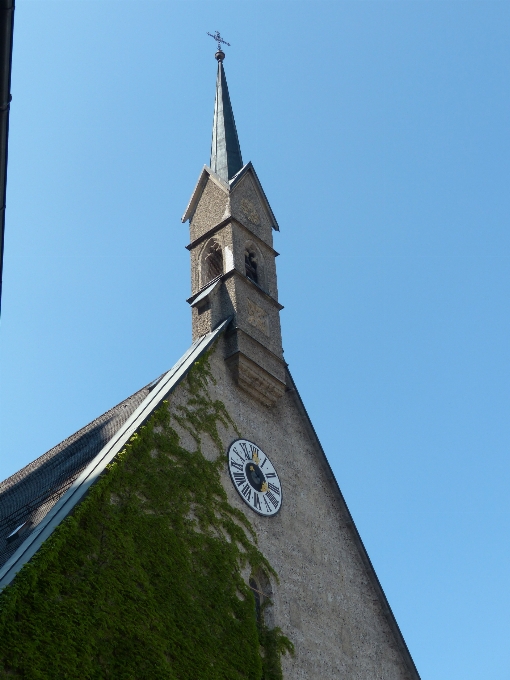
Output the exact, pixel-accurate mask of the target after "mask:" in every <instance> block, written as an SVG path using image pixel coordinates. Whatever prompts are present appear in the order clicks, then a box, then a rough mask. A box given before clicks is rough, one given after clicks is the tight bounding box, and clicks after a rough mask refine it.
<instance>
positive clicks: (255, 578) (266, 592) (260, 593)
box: [248, 572, 274, 628]
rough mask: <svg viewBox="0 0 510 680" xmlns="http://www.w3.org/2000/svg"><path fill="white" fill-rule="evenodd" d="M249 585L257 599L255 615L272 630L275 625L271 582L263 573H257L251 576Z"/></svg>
mask: <svg viewBox="0 0 510 680" xmlns="http://www.w3.org/2000/svg"><path fill="white" fill-rule="evenodd" d="M248 584H249V586H250V590H251V591H252V593H253V597H254V599H255V615H256V617H257V621H258V622H259V623H264V624H265V625H266V626H269V627H270V628H272V627H273V623H274V622H273V611H272V604H273V601H272V597H273V591H272V588H271V582H270V580H269V579H268V577H267V576H266V574H264V573H263V572H257V573H256V574H252V575H251V576H250V580H249V582H248Z"/></svg>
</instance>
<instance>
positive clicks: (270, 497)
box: [266, 491, 280, 509]
mask: <svg viewBox="0 0 510 680" xmlns="http://www.w3.org/2000/svg"><path fill="white" fill-rule="evenodd" d="M266 496H267V497H268V498H269V500H270V502H271V503H272V504H273V505H274V507H275V509H276V508H277V507H278V504H279V502H280V501H279V500H278V499H277V498H275V497H274V496H273V494H272V493H271V492H270V491H268V492H267V493H266Z"/></svg>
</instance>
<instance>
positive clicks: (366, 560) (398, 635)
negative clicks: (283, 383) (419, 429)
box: [287, 365, 421, 680]
mask: <svg viewBox="0 0 510 680" xmlns="http://www.w3.org/2000/svg"><path fill="white" fill-rule="evenodd" d="M287 377H288V381H287V385H290V386H291V388H290V390H289V391H292V392H293V393H294V397H295V400H296V402H297V406H298V409H299V410H300V411H301V414H302V415H303V416H304V419H305V422H306V423H307V424H308V426H309V429H310V434H311V435H312V439H313V440H314V442H315V443H316V445H317V447H318V449H319V451H320V452H321V454H322V463H323V465H324V467H325V470H326V475H327V477H328V479H329V481H330V482H331V485H332V487H333V489H334V490H335V492H336V494H337V496H338V500H339V502H340V505H341V506H342V509H343V510H344V512H345V514H346V517H347V519H348V526H349V528H350V530H351V533H352V537H353V540H354V543H355V545H356V547H357V549H358V552H359V555H360V557H361V561H362V562H363V564H364V566H365V568H366V570H367V573H368V575H369V577H370V581H371V583H372V586H373V587H374V590H375V592H376V593H377V595H378V597H379V602H380V603H381V606H382V609H383V612H384V615H385V617H386V620H387V621H388V624H389V626H390V629H391V630H392V632H393V635H394V637H395V641H396V643H397V645H398V647H399V650H400V652H401V653H402V656H403V658H404V660H405V662H406V665H407V670H408V671H409V674H410V677H411V678H412V680H421V679H420V674H419V673H418V669H417V668H416V666H415V663H414V661H413V657H412V656H411V653H410V651H409V649H408V647H407V644H406V641H405V640H404V636H403V635H402V631H401V630H400V628H399V625H398V623H397V620H396V618H395V615H394V614H393V611H392V609H391V607H390V603H389V602H388V599H387V597H386V594H385V592H384V590H383V588H382V586H381V583H380V581H379V578H378V576H377V574H376V572H375V569H374V566H373V564H372V561H371V560H370V557H369V556H368V553H367V550H366V548H365V545H364V543H363V541H362V539H361V536H360V535H359V532H358V529H357V527H356V525H355V523H354V520H353V518H352V515H351V512H350V510H349V508H348V506H347V503H346V502H345V498H344V496H343V493H342V491H341V490H340V487H339V485H338V482H337V480H336V477H335V475H334V473H333V470H332V469H331V466H330V464H329V461H328V459H327V456H326V453H325V451H324V449H323V448H322V444H321V442H320V440H319V437H318V435H317V432H316V431H315V428H314V426H313V423H312V421H311V419H310V416H309V415H308V412H307V410H306V407H305V405H304V403H303V400H302V399H301V395H300V394H299V392H298V389H297V387H296V383H295V382H294V379H293V378H292V375H291V374H290V371H289V367H288V365H287Z"/></svg>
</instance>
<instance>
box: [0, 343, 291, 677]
mask: <svg viewBox="0 0 510 680" xmlns="http://www.w3.org/2000/svg"><path fill="white" fill-rule="evenodd" d="M210 381H214V379H213V376H212V375H211V371H210V366H209V355H208V354H206V355H204V356H202V358H200V359H199V360H198V361H197V362H196V363H195V365H194V367H193V369H192V370H191V371H190V372H189V373H188V376H187V379H186V380H185V381H184V382H183V383H182V385H181V387H180V389H184V390H186V399H185V403H184V405H181V406H180V407H177V408H176V409H174V413H171V411H170V409H169V408H168V404H167V402H164V403H163V405H162V406H161V407H160V408H159V409H158V410H157V411H156V412H155V413H154V414H153V416H152V417H151V419H150V420H149V421H148V422H147V423H146V425H144V426H142V427H141V428H140V429H139V430H138V432H137V433H136V434H135V435H134V436H133V437H132V439H131V441H130V442H129V444H128V446H127V447H126V449H125V450H124V451H123V452H122V453H120V454H119V455H118V456H117V457H116V459H115V461H114V462H113V463H112V464H111V465H110V466H109V467H108V469H107V471H106V472H105V474H104V475H103V476H102V477H101V479H100V480H99V481H98V482H97V483H96V484H95V485H94V486H93V487H92V488H91V490H90V492H89V494H88V496H87V497H86V499H85V500H84V501H83V502H82V503H81V504H80V505H79V506H78V507H77V508H76V510H75V512H74V513H73V514H72V515H71V516H70V517H68V518H67V519H66V520H65V521H64V522H63V523H62V524H61V525H60V526H59V527H58V528H57V529H56V530H55V532H54V533H53V534H52V536H51V538H50V539H48V541H46V542H45V543H44V545H43V546H42V548H41V549H40V550H39V551H38V553H37V554H36V555H35V557H34V558H33V559H32V560H31V561H30V562H29V563H28V564H27V565H25V567H24V568H23V569H22V570H21V572H20V573H19V574H18V576H17V577H16V579H15V581H14V582H13V584H12V585H11V586H9V587H8V588H6V589H5V590H4V591H3V592H2V594H1V595H0V677H2V678H7V677H8V678H26V679H28V680H39V679H41V680H42V679H44V680H46V679H51V680H56V679H57V678H58V679H59V680H60V679H64V678H79V679H80V680H82V679H83V680H84V679H88V678H94V679H95V678H115V679H119V680H123V679H125V680H135V679H136V680H139V679H140V680H141V679H142V678H143V679H144V680H150V679H154V680H156V679H157V680H163V679H167V678H168V679H169V680H170V679H172V680H174V679H179V680H188V679H189V680H198V679H201V678H203V679H204V680H206V679H207V680H214V679H216V678H217V679H218V680H220V679H221V680H240V679H250V680H262V679H263V680H279V679H280V678H282V672H281V664H280V657H281V654H285V653H286V652H287V651H288V652H290V653H293V646H292V643H291V642H290V641H289V640H288V639H287V638H286V637H285V636H283V635H282V634H281V632H280V630H279V629H273V630H269V629H268V628H267V626H265V625H264V623H263V621H260V622H258V623H257V620H256V615H255V603H254V598H253V594H252V592H251V590H250V589H249V587H248V585H247V584H246V582H245V580H244V579H243V578H242V575H241V571H242V570H243V569H244V568H245V567H248V568H249V569H250V570H251V571H252V572H254V573H255V572H260V571H261V570H262V571H264V572H265V573H266V574H268V575H269V574H271V575H272V576H273V577H274V578H276V574H275V572H274V570H273V569H272V568H271V566H270V564H269V563H268V562H267V560H266V559H265V557H264V556H263V555H262V554H261V552H260V551H259V550H258V548H257V540H256V535H255V532H254V530H253V528H252V526H251V524H250V522H249V521H248V519H247V518H246V517H245V515H244V514H243V513H242V512H240V511H239V510H237V509H235V508H233V507H232V506H231V505H230V504H229V503H228V500H227V495H226V493H225V490H224V488H223V486H222V484H221V481H220V470H221V467H222V466H223V465H224V464H225V462H224V461H225V459H224V454H223V451H224V446H223V444H222V441H221V438H220V435H219V432H218V425H219V424H221V425H223V426H224V427H228V426H229V425H230V426H232V427H233V429H234V430H236V427H235V424H234V423H233V421H232V419H231V418H230V416H229V414H228V413H227V411H226V409H225V406H224V405H223V404H222V403H221V402H219V401H213V400H212V399H211V398H210V396H209V394H208V389H207V387H208V383H209V382H210ZM173 418H175V421H176V422H177V423H178V424H179V425H180V426H181V427H182V428H184V429H186V430H187V431H188V432H189V433H190V434H191V435H192V437H193V438H194V440H195V442H196V449H195V450H194V451H187V450H186V449H185V448H183V446H182V445H181V443H180V439H179V436H178V434H177V432H176V430H175V427H173V426H172V425H173V420H172V419H173ZM205 433H207V434H208V435H209V436H210V437H211V439H212V440H213V442H214V443H215V445H216V448H217V450H218V457H217V459H216V460H215V461H209V460H207V459H206V458H205V457H204V456H203V455H202V451H201V440H202V436H203V435H204V434H205Z"/></svg>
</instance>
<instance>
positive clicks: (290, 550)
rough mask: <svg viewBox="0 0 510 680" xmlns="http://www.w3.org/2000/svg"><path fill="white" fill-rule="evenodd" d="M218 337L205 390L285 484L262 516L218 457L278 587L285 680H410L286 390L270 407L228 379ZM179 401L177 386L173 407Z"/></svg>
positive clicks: (275, 619)
mask: <svg viewBox="0 0 510 680" xmlns="http://www.w3.org/2000/svg"><path fill="white" fill-rule="evenodd" d="M223 342H224V339H220V341H219V343H218V346H217V348H216V350H215V352H214V354H213V355H212V357H211V366H212V370H213V374H214V375H215V377H216V380H217V384H216V385H211V386H210V391H211V396H212V397H213V398H218V399H220V400H221V401H222V402H223V403H224V404H225V406H226V408H227V410H228V412H229V413H230V415H231V417H232V418H233V419H234V421H235V422H236V424H237V427H238V428H239V430H240V432H241V436H242V437H244V438H246V439H249V440H251V441H254V442H255V443H256V444H258V445H259V446H260V447H261V448H262V450H263V451H264V452H265V453H267V454H268V455H269V456H270V458H271V460H272V462H273V464H274V465H275V467H276V469H277V471H278V474H279V476H280V480H281V483H282V491H283V504H282V509H281V511H280V512H279V514H278V515H276V516H275V517H273V518H264V517H260V516H259V515H257V514H255V513H253V512H252V511H251V510H250V509H249V508H248V506H246V505H245V504H244V503H243V502H242V501H241V499H240V497H239V495H238V494H237V492H236V490H235V489H234V488H233V486H232V483H231V481H230V477H229V474H228V470H227V464H226V459H225V467H224V472H223V483H224V486H225V489H226V490H227V493H228V495H229V501H230V502H231V503H232V504H233V505H234V506H235V507H237V508H239V509H241V510H242V511H243V512H244V513H245V514H246V515H247V516H248V518H249V520H250V522H251V523H252V525H253V526H254V527H255V529H256V531H257V534H258V537H259V546H260V549H261V550H262V552H263V553H264V554H265V555H266V557H267V558H268V559H269V561H270V563H271V564H272V565H273V567H274V568H275V569H276V571H277V573H278V575H279V579H280V583H279V584H276V582H273V583H271V589H272V593H273V601H274V607H273V608H272V611H269V612H267V614H266V616H267V617H268V623H269V622H270V623H271V625H273V624H274V625H276V626H280V627H281V629H282V631H283V633H284V634H285V635H287V636H288V637H289V638H290V639H291V640H292V641H293V642H294V644H295V646H296V655H295V657H294V658H290V657H288V656H286V657H284V658H283V668H284V677H285V678H288V679H289V680H298V679H300V678H302V679H303V680H304V679H305V678H306V680H325V679H326V678H327V679H328V680H329V679H330V678H331V679H332V678H345V679H349V680H355V679H359V680H376V679H377V680H404V679H408V678H409V677H410V675H409V674H408V671H407V670H406V667H405V664H404V661H403V659H402V658H401V656H400V651H399V648H398V646H397V643H396V640H395V639H394V637H393V633H392V631H391V628H390V626H389V623H388V621H387V619H386V618H385V616H384V614H383V610H382V607H381V604H380V602H379V600H378V598H377V594H376V593H375V591H374V589H373V587H372V585H371V582H370V579H369V576H368V574H367V572H366V569H365V566H364V564H363V562H362V559H361V556H360V554H359V552H358V549H357V546H356V544H355V542H354V539H353V534H352V530H351V528H350V526H349V524H348V521H347V519H348V518H347V517H345V516H344V511H343V510H342V507H341V505H340V502H339V500H338V496H337V493H336V490H335V489H334V488H333V486H332V483H331V481H330V480H329V479H328V477H327V473H326V471H325V470H324V469H323V463H322V462H321V455H320V452H319V451H318V450H317V448H316V444H315V442H314V440H312V439H311V437H310V436H309V432H308V425H307V423H306V421H305V420H304V419H303V417H302V415H301V412H300V409H299V407H298V402H297V399H296V396H295V394H294V392H293V391H292V390H291V391H288V392H287V393H286V394H285V395H284V396H283V397H282V398H281V399H280V400H279V401H278V402H277V403H276V405H275V406H273V407H272V408H267V407H264V406H263V405H261V404H259V403H258V402H256V401H254V400H253V399H252V398H251V397H250V396H249V395H247V394H245V393H244V392H243V391H241V390H239V389H238V387H237V386H236V384H235V383H234V381H233V379H232V377H231V374H230V372H229V371H228V369H227V366H226V365H225V362H224V360H223V356H224V348H223V346H222V343H223ZM178 400H179V390H177V391H176V393H175V394H174V395H173V396H172V397H171V399H170V408H175V407H176V405H177V404H178ZM183 436H186V435H185V433H183ZM235 438H237V436H236V434H235V432H234V431H233V429H232V428H231V429H230V430H225V431H223V443H224V445H225V450H226V449H227V447H228V445H229V444H230V443H231V441H232V440H233V439H235ZM204 452H205V455H207V456H214V455H215V454H214V449H213V446H212V442H211V443H210V446H208V445H207V442H206V443H205V447H204ZM247 576H248V575H247Z"/></svg>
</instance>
